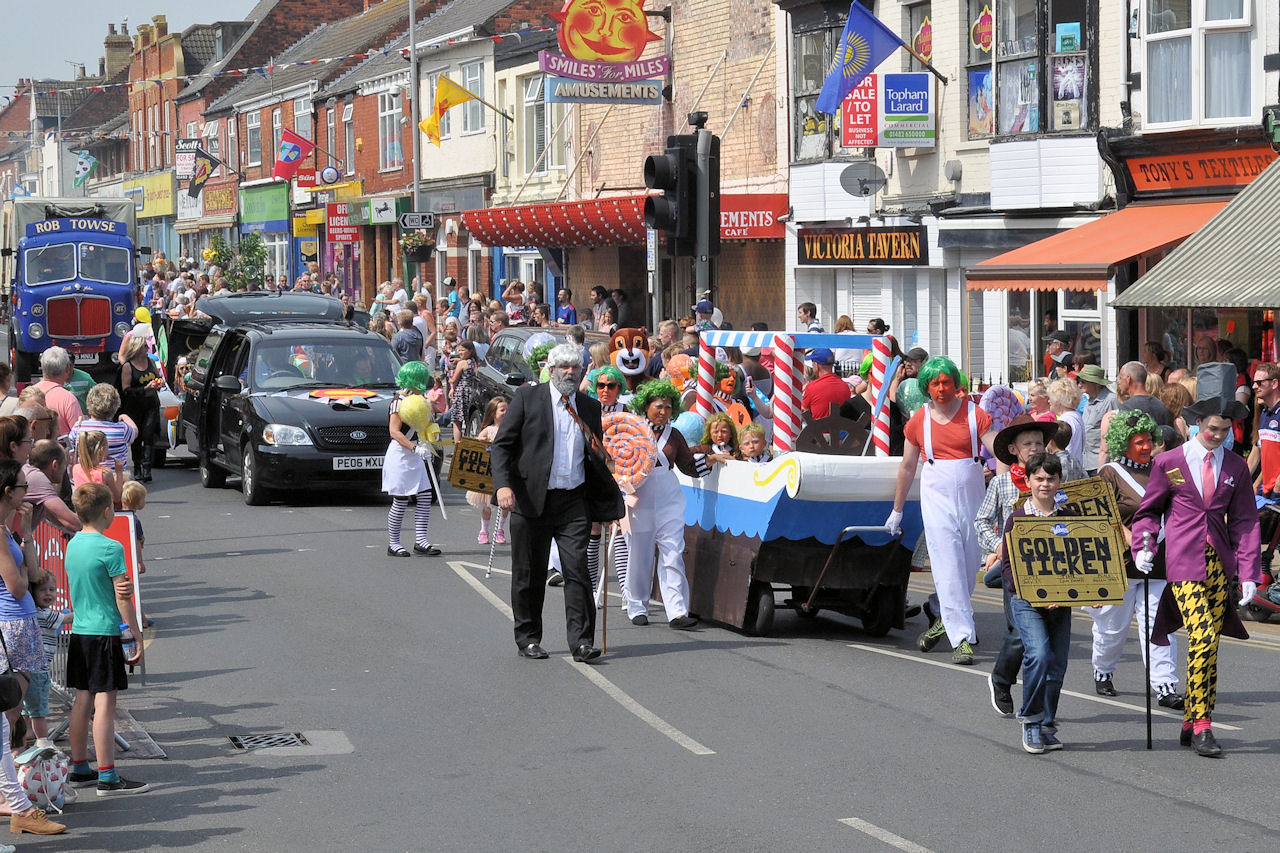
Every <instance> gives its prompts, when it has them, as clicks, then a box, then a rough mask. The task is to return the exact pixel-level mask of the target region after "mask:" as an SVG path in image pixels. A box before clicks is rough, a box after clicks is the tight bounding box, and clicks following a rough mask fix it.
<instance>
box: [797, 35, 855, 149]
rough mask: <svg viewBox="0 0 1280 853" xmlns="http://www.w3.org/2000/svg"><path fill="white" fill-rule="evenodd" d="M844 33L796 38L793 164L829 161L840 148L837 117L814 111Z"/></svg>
mask: <svg viewBox="0 0 1280 853" xmlns="http://www.w3.org/2000/svg"><path fill="white" fill-rule="evenodd" d="M843 31H844V28H843V26H841V27H840V28H839V29H835V28H827V29H819V30H815V31H812V32H802V33H796V34H795V50H794V52H793V55H794V56H795V63H796V64H795V69H794V70H793V72H792V75H791V79H792V85H793V87H794V88H793V91H792V93H791V94H792V104H793V107H792V109H793V113H792V121H793V123H794V124H795V152H796V153H795V158H796V160H823V159H826V158H827V157H830V156H831V155H832V153H833V152H834V150H835V148H836V146H837V145H838V144H839V136H838V133H839V130H840V122H839V119H838V118H837V117H836V116H829V115H826V114H825V113H820V112H818V111H817V108H816V107H815V102H816V101H817V100H818V93H819V92H821V91H822V84H823V81H825V80H826V77H827V68H828V66H830V65H831V59H832V57H833V56H834V55H835V47H836V45H837V44H838V43H839V41H840V35H841V33H842V32H843Z"/></svg>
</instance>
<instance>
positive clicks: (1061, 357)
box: [1052, 349, 1076, 367]
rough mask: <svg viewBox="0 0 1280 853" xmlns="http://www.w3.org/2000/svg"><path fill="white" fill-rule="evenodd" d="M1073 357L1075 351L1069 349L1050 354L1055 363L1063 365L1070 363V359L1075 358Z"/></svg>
mask: <svg viewBox="0 0 1280 853" xmlns="http://www.w3.org/2000/svg"><path fill="white" fill-rule="evenodd" d="M1075 357H1076V356H1075V353H1073V352H1072V351H1071V350H1069V349H1064V350H1063V351H1062V352H1060V353H1058V354H1057V355H1055V356H1052V359H1053V361H1054V363H1055V364H1060V365H1062V366H1064V367H1065V366H1067V365H1069V364H1071V363H1072V361H1073V360H1074V359H1075Z"/></svg>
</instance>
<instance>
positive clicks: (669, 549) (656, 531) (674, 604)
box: [622, 424, 689, 620]
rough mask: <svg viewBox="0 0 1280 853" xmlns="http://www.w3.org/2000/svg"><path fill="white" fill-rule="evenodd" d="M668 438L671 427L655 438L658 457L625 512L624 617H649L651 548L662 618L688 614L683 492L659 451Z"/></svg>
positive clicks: (661, 450)
mask: <svg viewBox="0 0 1280 853" xmlns="http://www.w3.org/2000/svg"><path fill="white" fill-rule="evenodd" d="M670 438H671V426H670V424H668V425H667V428H666V429H664V430H663V431H662V435H660V436H658V457H657V459H656V460H655V461H654V463H653V471H651V472H650V473H649V476H648V477H646V478H645V479H644V482H643V483H641V484H640V488H638V489H636V494H635V497H636V503H635V506H633V507H631V508H630V509H629V510H628V511H627V517H628V519H629V522H630V526H631V532H630V533H628V534H627V537H626V540H627V552H628V561H627V576H626V580H625V582H624V584H623V588H622V589H623V594H624V595H625V596H626V599H627V617H628V618H634V617H636V616H639V615H641V614H644V615H645V616H648V614H649V593H650V590H652V589H653V549H654V545H657V547H658V589H660V590H661V591H662V605H663V607H664V608H666V611H667V619H668V620H671V619H677V618H679V617H681V616H687V615H688V613H689V579H688V578H687V577H686V576H685V573H684V506H685V503H684V489H683V488H682V487H681V486H680V481H679V480H677V479H676V474H675V471H673V470H672V469H671V462H670V460H668V459H667V454H666V452H665V451H664V450H663V448H665V447H666V446H667V440H668V439H670Z"/></svg>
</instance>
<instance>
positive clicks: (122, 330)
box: [116, 321, 133, 338]
mask: <svg viewBox="0 0 1280 853" xmlns="http://www.w3.org/2000/svg"><path fill="white" fill-rule="evenodd" d="M131 331H133V326H130V325H129V324H128V323H125V322H123V321H121V322H119V323H116V336H117V337H121V338H123V337H124V336H125V335H127V334H129V333H130V332H131Z"/></svg>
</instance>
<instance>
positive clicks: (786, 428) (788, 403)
mask: <svg viewBox="0 0 1280 853" xmlns="http://www.w3.org/2000/svg"><path fill="white" fill-rule="evenodd" d="M800 370H801V367H800V361H799V358H798V357H797V355H796V351H795V339H794V338H793V337H791V336H790V335H774V336H773V379H774V383H773V384H774V389H775V390H774V395H773V443H774V445H775V446H776V447H777V448H778V450H779V451H787V450H794V449H795V440H796V436H797V435H799V433H800Z"/></svg>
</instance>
